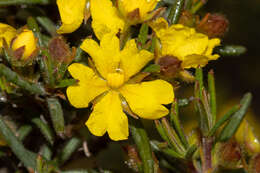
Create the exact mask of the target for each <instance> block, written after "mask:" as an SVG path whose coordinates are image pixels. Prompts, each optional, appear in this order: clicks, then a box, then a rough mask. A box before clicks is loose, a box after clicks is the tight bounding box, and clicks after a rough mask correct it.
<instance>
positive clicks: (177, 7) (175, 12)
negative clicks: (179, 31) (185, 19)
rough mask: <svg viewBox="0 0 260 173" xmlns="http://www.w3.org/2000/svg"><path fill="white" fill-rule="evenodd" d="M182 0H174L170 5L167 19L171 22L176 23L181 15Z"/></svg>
mask: <svg viewBox="0 0 260 173" xmlns="http://www.w3.org/2000/svg"><path fill="white" fill-rule="evenodd" d="M183 6H184V0H176V2H175V3H174V4H173V5H172V8H171V11H170V14H169V16H168V19H169V21H170V22H171V24H177V23H178V21H179V18H180V16H181V12H182V10H183Z"/></svg>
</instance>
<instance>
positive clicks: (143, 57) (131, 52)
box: [120, 39, 154, 81]
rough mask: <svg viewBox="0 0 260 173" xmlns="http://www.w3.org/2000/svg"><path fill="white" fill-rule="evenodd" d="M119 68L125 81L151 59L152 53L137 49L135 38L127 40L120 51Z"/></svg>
mask: <svg viewBox="0 0 260 173" xmlns="http://www.w3.org/2000/svg"><path fill="white" fill-rule="evenodd" d="M120 57H121V58H120V59H121V61H120V68H121V69H122V70H123V73H124V75H125V81H127V80H128V79H129V78H130V77H131V76H133V75H135V74H136V73H138V72H139V71H140V70H141V69H142V68H143V67H144V66H145V65H146V64H147V63H148V62H149V61H151V60H152V59H153V57H154V56H153V54H152V53H151V52H148V51H146V50H141V51H139V50H138V49H137V47H136V43H135V40H134V39H132V40H130V41H128V42H127V43H126V45H125V47H124V49H123V50H122V51H121V52H120Z"/></svg>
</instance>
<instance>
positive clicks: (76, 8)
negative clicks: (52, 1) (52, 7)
mask: <svg viewBox="0 0 260 173" xmlns="http://www.w3.org/2000/svg"><path fill="white" fill-rule="evenodd" d="M87 1H89V0H57V5H58V8H59V12H60V17H61V21H62V25H61V27H60V28H59V29H58V30H57V33H58V34H63V33H71V32H73V31H75V30H76V29H78V28H79V27H80V25H81V23H82V21H83V19H84V10H85V8H86V5H87Z"/></svg>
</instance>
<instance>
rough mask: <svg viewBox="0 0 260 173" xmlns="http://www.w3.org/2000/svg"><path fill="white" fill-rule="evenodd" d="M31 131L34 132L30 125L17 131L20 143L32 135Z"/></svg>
mask: <svg viewBox="0 0 260 173" xmlns="http://www.w3.org/2000/svg"><path fill="white" fill-rule="evenodd" d="M31 131H32V126H30V125H23V126H21V127H20V128H19V129H18V131H17V133H18V139H19V140H20V141H23V140H24V139H25V138H26V136H28V135H29V134H30V132H31Z"/></svg>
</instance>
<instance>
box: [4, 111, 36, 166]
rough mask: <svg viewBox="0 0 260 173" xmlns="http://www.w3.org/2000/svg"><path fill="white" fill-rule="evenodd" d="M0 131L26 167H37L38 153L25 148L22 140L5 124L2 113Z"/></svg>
mask: <svg viewBox="0 0 260 173" xmlns="http://www.w3.org/2000/svg"><path fill="white" fill-rule="evenodd" d="M0 132H1V134H2V136H3V137H4V139H5V141H6V142H7V144H8V146H9V147H10V148H11V149H12V151H13V152H14V154H15V155H16V156H17V157H18V158H19V159H20V160H21V161H22V162H23V164H24V165H25V166H26V167H30V168H33V169H35V168H36V157H37V155H36V154H35V153H33V152H31V151H29V150H27V149H25V148H24V146H23V144H22V143H21V141H20V140H19V139H18V138H17V137H16V136H15V135H14V133H13V132H12V131H11V129H10V128H9V127H8V126H7V125H6V124H5V122H4V120H3V117H2V116H1V115H0Z"/></svg>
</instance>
